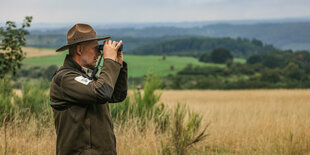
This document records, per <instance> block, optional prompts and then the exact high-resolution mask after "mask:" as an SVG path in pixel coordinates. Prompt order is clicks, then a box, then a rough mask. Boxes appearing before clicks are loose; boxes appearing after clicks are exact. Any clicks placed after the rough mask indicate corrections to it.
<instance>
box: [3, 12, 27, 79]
mask: <svg viewBox="0 0 310 155" xmlns="http://www.w3.org/2000/svg"><path fill="white" fill-rule="evenodd" d="M31 21H32V17H30V16H27V17H26V18H25V20H24V22H23V24H22V26H21V28H17V27H16V24H15V22H12V21H7V22H6V26H5V27H0V36H1V38H0V39H1V47H0V51H2V52H1V53H0V78H3V77H4V75H5V74H8V73H13V75H15V74H16V69H17V68H20V66H21V61H22V60H23V59H24V57H25V56H24V53H23V51H22V46H24V45H25V44H26V39H25V36H26V35H27V34H28V32H27V31H26V30H25V28H26V27H30V23H31Z"/></svg>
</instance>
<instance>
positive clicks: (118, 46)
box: [116, 40, 123, 50]
mask: <svg viewBox="0 0 310 155" xmlns="http://www.w3.org/2000/svg"><path fill="white" fill-rule="evenodd" d="M122 44H123V41H122V40H121V41H119V43H118V44H117V46H116V49H117V50H118V49H119V48H120V47H121V45H122Z"/></svg>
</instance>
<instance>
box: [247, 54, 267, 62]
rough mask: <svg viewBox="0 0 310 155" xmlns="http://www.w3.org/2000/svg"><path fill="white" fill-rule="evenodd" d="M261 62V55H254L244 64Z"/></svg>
mask: <svg viewBox="0 0 310 155" xmlns="http://www.w3.org/2000/svg"><path fill="white" fill-rule="evenodd" d="M262 61H263V57H262V56H261V55H258V54H254V55H252V56H250V57H249V58H248V59H247V61H246V63H248V64H257V63H261V62H262Z"/></svg>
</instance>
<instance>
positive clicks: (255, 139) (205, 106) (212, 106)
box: [0, 90, 310, 155]
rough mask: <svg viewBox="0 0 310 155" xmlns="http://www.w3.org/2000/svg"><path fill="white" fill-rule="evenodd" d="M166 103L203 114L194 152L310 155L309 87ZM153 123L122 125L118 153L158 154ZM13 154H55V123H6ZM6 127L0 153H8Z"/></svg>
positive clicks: (170, 98)
mask: <svg viewBox="0 0 310 155" xmlns="http://www.w3.org/2000/svg"><path fill="white" fill-rule="evenodd" d="M161 102H163V103H164V104H165V105H167V106H168V107H171V108H173V107H174V105H175V104H176V103H181V104H187V105H188V106H189V107H190V108H191V109H192V110H194V111H196V112H199V113H201V114H203V116H204V124H208V123H209V124H210V126H209V127H208V129H207V133H208V134H209V136H208V137H207V138H206V139H205V141H203V142H202V143H200V144H198V145H197V146H195V148H194V154H310V90H240V91H239V90H232V91H216V90H215V91H214V90H184V91H183V90H180V91H176V90H165V91H162V97H161ZM154 129H155V127H154V126H153V124H149V125H148V126H147V127H146V132H145V134H141V133H140V132H139V130H138V128H136V127H133V126H117V125H116V127H115V132H116V136H117V149H118V153H119V154H121V155H122V154H126V155H127V154H159V152H158V149H159V148H160V147H161V141H162V140H165V135H156V133H155V132H154ZM6 131H7V133H6V135H7V147H8V148H9V150H10V152H11V153H12V154H55V132H54V128H53V124H52V123H50V127H48V128H43V127H41V126H40V125H39V124H38V123H37V122H35V121H30V123H28V124H23V125H14V124H9V125H8V126H7V130H6ZM4 144H5V143H4V126H2V127H1V130H0V154H4V151H3V150H4V147H5V146H4Z"/></svg>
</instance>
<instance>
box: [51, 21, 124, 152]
mask: <svg viewBox="0 0 310 155" xmlns="http://www.w3.org/2000/svg"><path fill="white" fill-rule="evenodd" d="M108 38H110V37H104V38H96V32H95V31H94V30H93V28H92V27H91V26H89V25H87V24H76V25H74V26H73V27H72V28H71V29H70V30H69V31H68V34H67V42H68V44H67V45H65V46H63V47H61V48H59V49H57V50H56V51H63V50H65V49H69V54H68V55H67V56H66V58H65V61H64V65H63V66H61V67H60V69H59V70H58V71H57V72H56V73H55V75H54V77H53V79H52V82H51V89H50V100H51V106H52V107H53V111H54V118H55V128H56V134H57V144H56V154H59V155H73V154H83V155H84V154H93V155H97V154H116V140H115V135H114V132H113V124H112V121H111V116H110V111H109V105H108V103H115V102H121V101H123V100H124V99H125V98H126V95H127V76H128V75H127V74H128V73H127V64H126V63H125V62H124V61H123V54H122V51H120V52H118V49H119V48H120V46H121V44H122V41H120V42H119V43H117V42H115V41H111V40H108V41H107V40H106V41H105V42H104V47H103V59H104V62H103V65H102V68H101V71H100V73H99V75H98V76H97V77H95V78H94V79H90V76H91V73H92V69H94V68H95V66H96V62H97V60H98V57H99V55H100V52H99V50H98V41H99V40H105V39H108Z"/></svg>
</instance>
